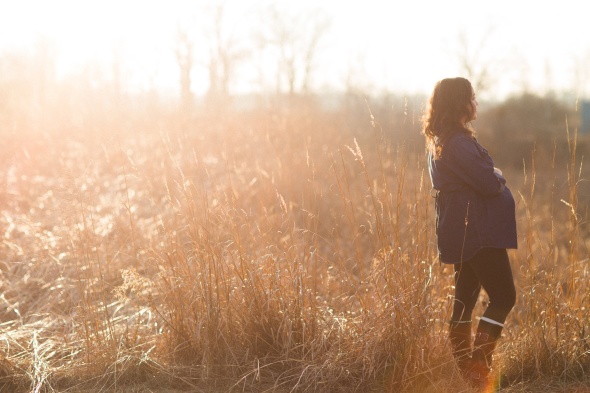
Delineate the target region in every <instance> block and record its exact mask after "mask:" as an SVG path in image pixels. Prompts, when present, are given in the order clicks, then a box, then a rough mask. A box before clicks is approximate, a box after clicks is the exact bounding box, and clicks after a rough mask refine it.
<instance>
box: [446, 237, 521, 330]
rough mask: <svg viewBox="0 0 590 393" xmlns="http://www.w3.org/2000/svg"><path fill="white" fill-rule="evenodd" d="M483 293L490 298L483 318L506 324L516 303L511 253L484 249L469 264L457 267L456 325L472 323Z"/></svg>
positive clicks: (454, 305) (498, 249)
mask: <svg viewBox="0 0 590 393" xmlns="http://www.w3.org/2000/svg"><path fill="white" fill-rule="evenodd" d="M482 287H483V289H484V290H485V291H486V293H487V294H488V297H489V298H490V302H489V305H488V307H487V309H486V310H485V312H484V314H483V316H484V317H486V318H489V319H492V320H494V321H496V322H499V323H502V324H503V323H504V321H505V320H506V316H508V313H509V312H510V310H512V308H513V307H514V304H515V303H516V290H515V288H514V279H513V278H512V270H511V269H510V260H509V259H508V253H507V252H506V250H505V249H503V248H482V249H481V250H479V251H478V252H477V253H476V254H475V256H474V257H473V258H471V259H470V260H468V261H467V262H463V263H457V264H455V300H454V302H453V316H452V317H451V320H453V321H469V320H471V314H472V312H473V308H474V307H475V304H476V303H477V298H478V297H479V291H480V289H481V288H482Z"/></svg>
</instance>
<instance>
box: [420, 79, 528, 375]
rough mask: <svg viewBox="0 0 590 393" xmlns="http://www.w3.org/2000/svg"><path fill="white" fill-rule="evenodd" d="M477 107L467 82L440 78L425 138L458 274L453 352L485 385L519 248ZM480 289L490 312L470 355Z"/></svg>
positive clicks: (444, 249)
mask: <svg viewBox="0 0 590 393" xmlns="http://www.w3.org/2000/svg"><path fill="white" fill-rule="evenodd" d="M477 105H478V104H477V101H476V99H475V93H474V92H473V88H472V86H471V83H470V82H469V81H468V80H467V79H465V78H449V79H443V80H441V81H439V82H438V83H437V84H436V86H435V87H434V91H433V93H432V96H431V97H430V105H429V108H428V110H427V113H426V116H425V119H424V130H423V132H424V135H425V137H426V144H427V151H428V166H429V171H430V178H431V180H432V186H433V189H434V190H435V192H436V234H437V241H438V251H439V259H440V261H441V262H443V263H447V264H453V266H454V270H455V277H454V278H455V297H454V300H453V313H452V316H451V321H450V327H449V338H450V341H451V346H452V352H453V355H454V357H455V359H456V361H457V364H458V366H459V369H460V370H461V372H462V374H463V376H464V377H466V378H467V380H468V381H469V382H470V383H471V384H472V385H474V386H485V384H486V383H487V380H488V375H489V372H490V367H491V360H492V354H493V352H494V349H495V347H496V342H497V341H498V339H499V338H500V335H501V333H502V328H503V327H504V322H505V320H506V317H507V315H508V313H509V312H510V311H511V310H512V308H513V307H514V304H515V301H516V292H515V288H514V280H513V277H512V271H511V268H510V261H509V259H508V254H507V252H506V249H508V248H516V247H517V240H516V219H515V212H514V210H515V205H514V198H513V197H512V194H511V193H510V190H509V189H508V187H506V180H505V179H504V177H503V176H502V172H501V171H500V170H499V169H497V168H495V167H494V162H493V160H492V158H491V157H490V155H489V154H488V152H487V150H486V149H484V148H483V147H482V146H481V145H480V144H479V143H478V142H477V140H476V139H475V137H474V131H473V129H472V128H471V122H472V121H473V120H475V119H476V118H477ZM482 287H483V289H484V290H485V291H486V293H487V294H488V297H489V305H488V307H487V309H486V310H485V312H484V314H483V316H482V317H481V319H480V321H479V324H478V326H477V333H476V336H475V341H474V343H473V348H472V346H471V314H472V312H473V309H474V307H475V304H476V302H477V299H478V296H479V292H480V289H481V288H482Z"/></svg>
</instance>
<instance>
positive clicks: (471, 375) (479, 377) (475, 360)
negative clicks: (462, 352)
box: [467, 320, 502, 388]
mask: <svg viewBox="0 0 590 393" xmlns="http://www.w3.org/2000/svg"><path fill="white" fill-rule="evenodd" d="M501 334H502V326H499V325H494V324H492V323H489V322H486V321H483V320H482V321H479V325H478V326H477V333H476V334H475V340H474V342H473V353H472V355H471V364H470V367H469V368H470V369H469V371H468V373H467V376H468V378H467V379H468V382H469V384H470V385H471V386H473V387H477V388H486V387H487V386H488V384H489V382H490V373H491V370H492V357H493V354H494V350H495V349H496V344H497V343H498V339H499V338H500V336H501Z"/></svg>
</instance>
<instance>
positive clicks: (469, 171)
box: [443, 136, 506, 196]
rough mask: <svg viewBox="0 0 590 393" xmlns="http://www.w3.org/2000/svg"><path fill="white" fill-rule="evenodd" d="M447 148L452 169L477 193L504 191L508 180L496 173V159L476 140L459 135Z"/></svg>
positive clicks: (489, 193) (490, 194)
mask: <svg viewBox="0 0 590 393" xmlns="http://www.w3.org/2000/svg"><path fill="white" fill-rule="evenodd" d="M445 148H446V150H447V152H446V154H447V155H448V156H447V160H448V161H447V162H448V163H449V166H450V169H451V170H452V171H453V172H454V174H455V175H456V176H457V177H459V178H460V179H461V180H462V181H463V182H465V183H466V184H467V185H468V186H469V187H471V188H472V189H473V190H475V191H476V192H477V193H479V194H481V195H484V196H494V195H498V194H500V193H501V192H502V191H504V188H505V186H504V184H505V183H506V180H505V179H504V177H502V176H501V175H499V174H496V173H494V161H493V160H492V158H491V157H490V156H489V154H487V152H486V151H485V150H484V149H483V148H481V149H478V144H477V142H476V141H475V140H473V139H471V138H468V137H466V136H457V137H455V138H452V139H450V140H449V141H448V143H447V146H445ZM443 154H444V153H443Z"/></svg>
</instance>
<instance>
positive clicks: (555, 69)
mask: <svg viewBox="0 0 590 393" xmlns="http://www.w3.org/2000/svg"><path fill="white" fill-rule="evenodd" d="M220 2H221V0H220V1H217V2H215V1H205V0H193V1H188V0H165V1H160V0H158V1H155V0H154V1H150V0H143V1H137V0H102V1H100V2H99V1H86V0H76V1H74V0H52V1H46V0H19V1H14V0H0V55H1V54H2V53H6V52H9V51H15V50H32V49H31V48H35V45H39V44H38V43H39V42H46V43H47V42H49V43H50V44H51V47H52V48H53V51H54V53H55V57H56V63H57V73H58V75H67V74H68V73H75V72H77V71H79V70H80V69H82V68H83V67H85V66H86V65H88V64H89V63H93V64H97V65H99V66H100V67H103V68H104V69H105V70H108V69H110V68H111V67H112V64H113V62H114V61H115V60H114V59H118V61H119V62H120V63H121V65H122V70H123V73H124V82H125V85H126V88H127V89H130V90H134V89H135V90H137V89H140V90H141V89H147V88H153V87H156V88H162V89H169V90H174V89H176V88H177V86H178V78H179V76H178V66H177V64H176V59H175V54H174V48H175V43H176V37H177V31H178V27H179V26H181V27H183V28H185V29H186V30H187V31H189V32H190V34H191V35H192V37H193V39H194V42H195V47H197V48H198V50H197V51H196V53H195V67H194V69H193V70H194V71H193V90H194V92H195V93H197V94H200V93H203V92H204V91H205V90H206V89H207V84H208V82H207V67H206V63H207V56H208V53H209V51H210V39H208V37H211V34H212V31H213V30H212V26H213V22H212V20H213V18H212V15H213V14H212V12H210V10H211V7H210V5H211V4H212V3H214V4H217V3H220ZM223 3H224V4H225V8H224V9H225V13H224V19H223V20H224V24H223V28H222V31H223V35H224V37H225V39H227V40H230V39H231V40H232V42H233V43H234V44H235V45H234V46H235V47H236V48H238V49H239V50H240V51H242V52H243V54H244V56H243V58H242V60H241V61H240V63H239V66H238V67H237V68H236V74H235V77H234V79H233V82H232V85H231V89H232V91H233V92H235V93H238V92H248V91H258V90H261V89H264V88H269V86H271V85H272V84H273V83H275V79H276V78H275V77H274V73H275V72H274V71H273V68H272V67H273V64H274V65H276V59H273V58H270V57H269V56H268V54H266V55H265V54H263V53H261V50H260V48H259V46H257V45H256V43H257V41H256V37H258V36H259V35H260V31H261V30H262V29H264V26H265V24H267V23H269V20H268V14H267V13H265V11H264V10H266V9H267V8H268V7H270V6H273V5H274V6H275V7H277V8H278V9H280V10H282V11H281V12H283V13H284V15H288V16H287V17H286V19H285V21H286V22H284V23H285V24H291V23H292V22H291V21H292V20H296V16H299V17H302V18H303V20H306V19H307V20H312V21H313V20H319V19H321V18H320V16H321V17H322V18H324V19H325V20H328V21H329V24H328V27H327V29H326V30H325V33H324V34H323V35H322V39H321V41H320V43H319V46H318V48H317V50H316V57H315V60H314V63H313V64H314V68H313V70H314V71H313V74H312V75H313V79H312V85H313V87H314V89H315V90H319V91H332V90H341V89H344V88H346V87H354V88H358V89H361V90H364V91H371V92H381V91H394V92H398V93H402V94H414V93H418V94H422V93H424V94H427V93H429V92H430V90H431V88H432V86H433V85H434V83H435V82H436V81H437V80H439V79H442V78H444V77H449V76H469V75H467V72H466V70H465V66H462V65H461V59H467V60H468V61H467V64H468V66H470V67H472V68H473V69H474V70H475V73H474V74H473V75H478V74H479V72H480V71H481V70H484V69H485V70H487V72H488V74H489V77H488V78H487V79H486V80H487V82H488V83H487V86H482V87H481V90H482V91H481V93H482V94H486V95H488V96H489V97H498V98H499V97H504V96H507V95H510V94H515V93H518V92H522V91H523V90H527V91H532V92H537V93H539V94H545V93H547V92H549V91H557V92H560V93H565V94H569V95H574V96H583V97H590V34H587V33H585V32H584V26H585V24H586V23H587V16H586V12H585V11H584V10H583V6H582V5H581V4H580V3H581V2H580V1H574V0H561V1H559V2H555V1H544V0H539V1H527V0H510V1H509V0H495V1H493V2H483V1H476V0H471V1H466V0H446V1H438V0H411V1H397V0H383V1H377V0H364V1H345V0H340V1H335V0H323V1H322V0H315V1H312V0H299V1H296V2H295V1H288V0H282V1H281V0H275V1H270V0H241V1H239V0H227V1H223ZM291 15H292V19H290V18H291ZM314 18H316V19H314ZM292 26H293V27H295V26H296V23H295V22H293V23H292ZM308 30H309V29H300V30H299V31H297V33H298V34H301V35H304V34H305V33H306V31H308ZM230 37H231V38H230ZM271 63H273V64H271Z"/></svg>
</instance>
